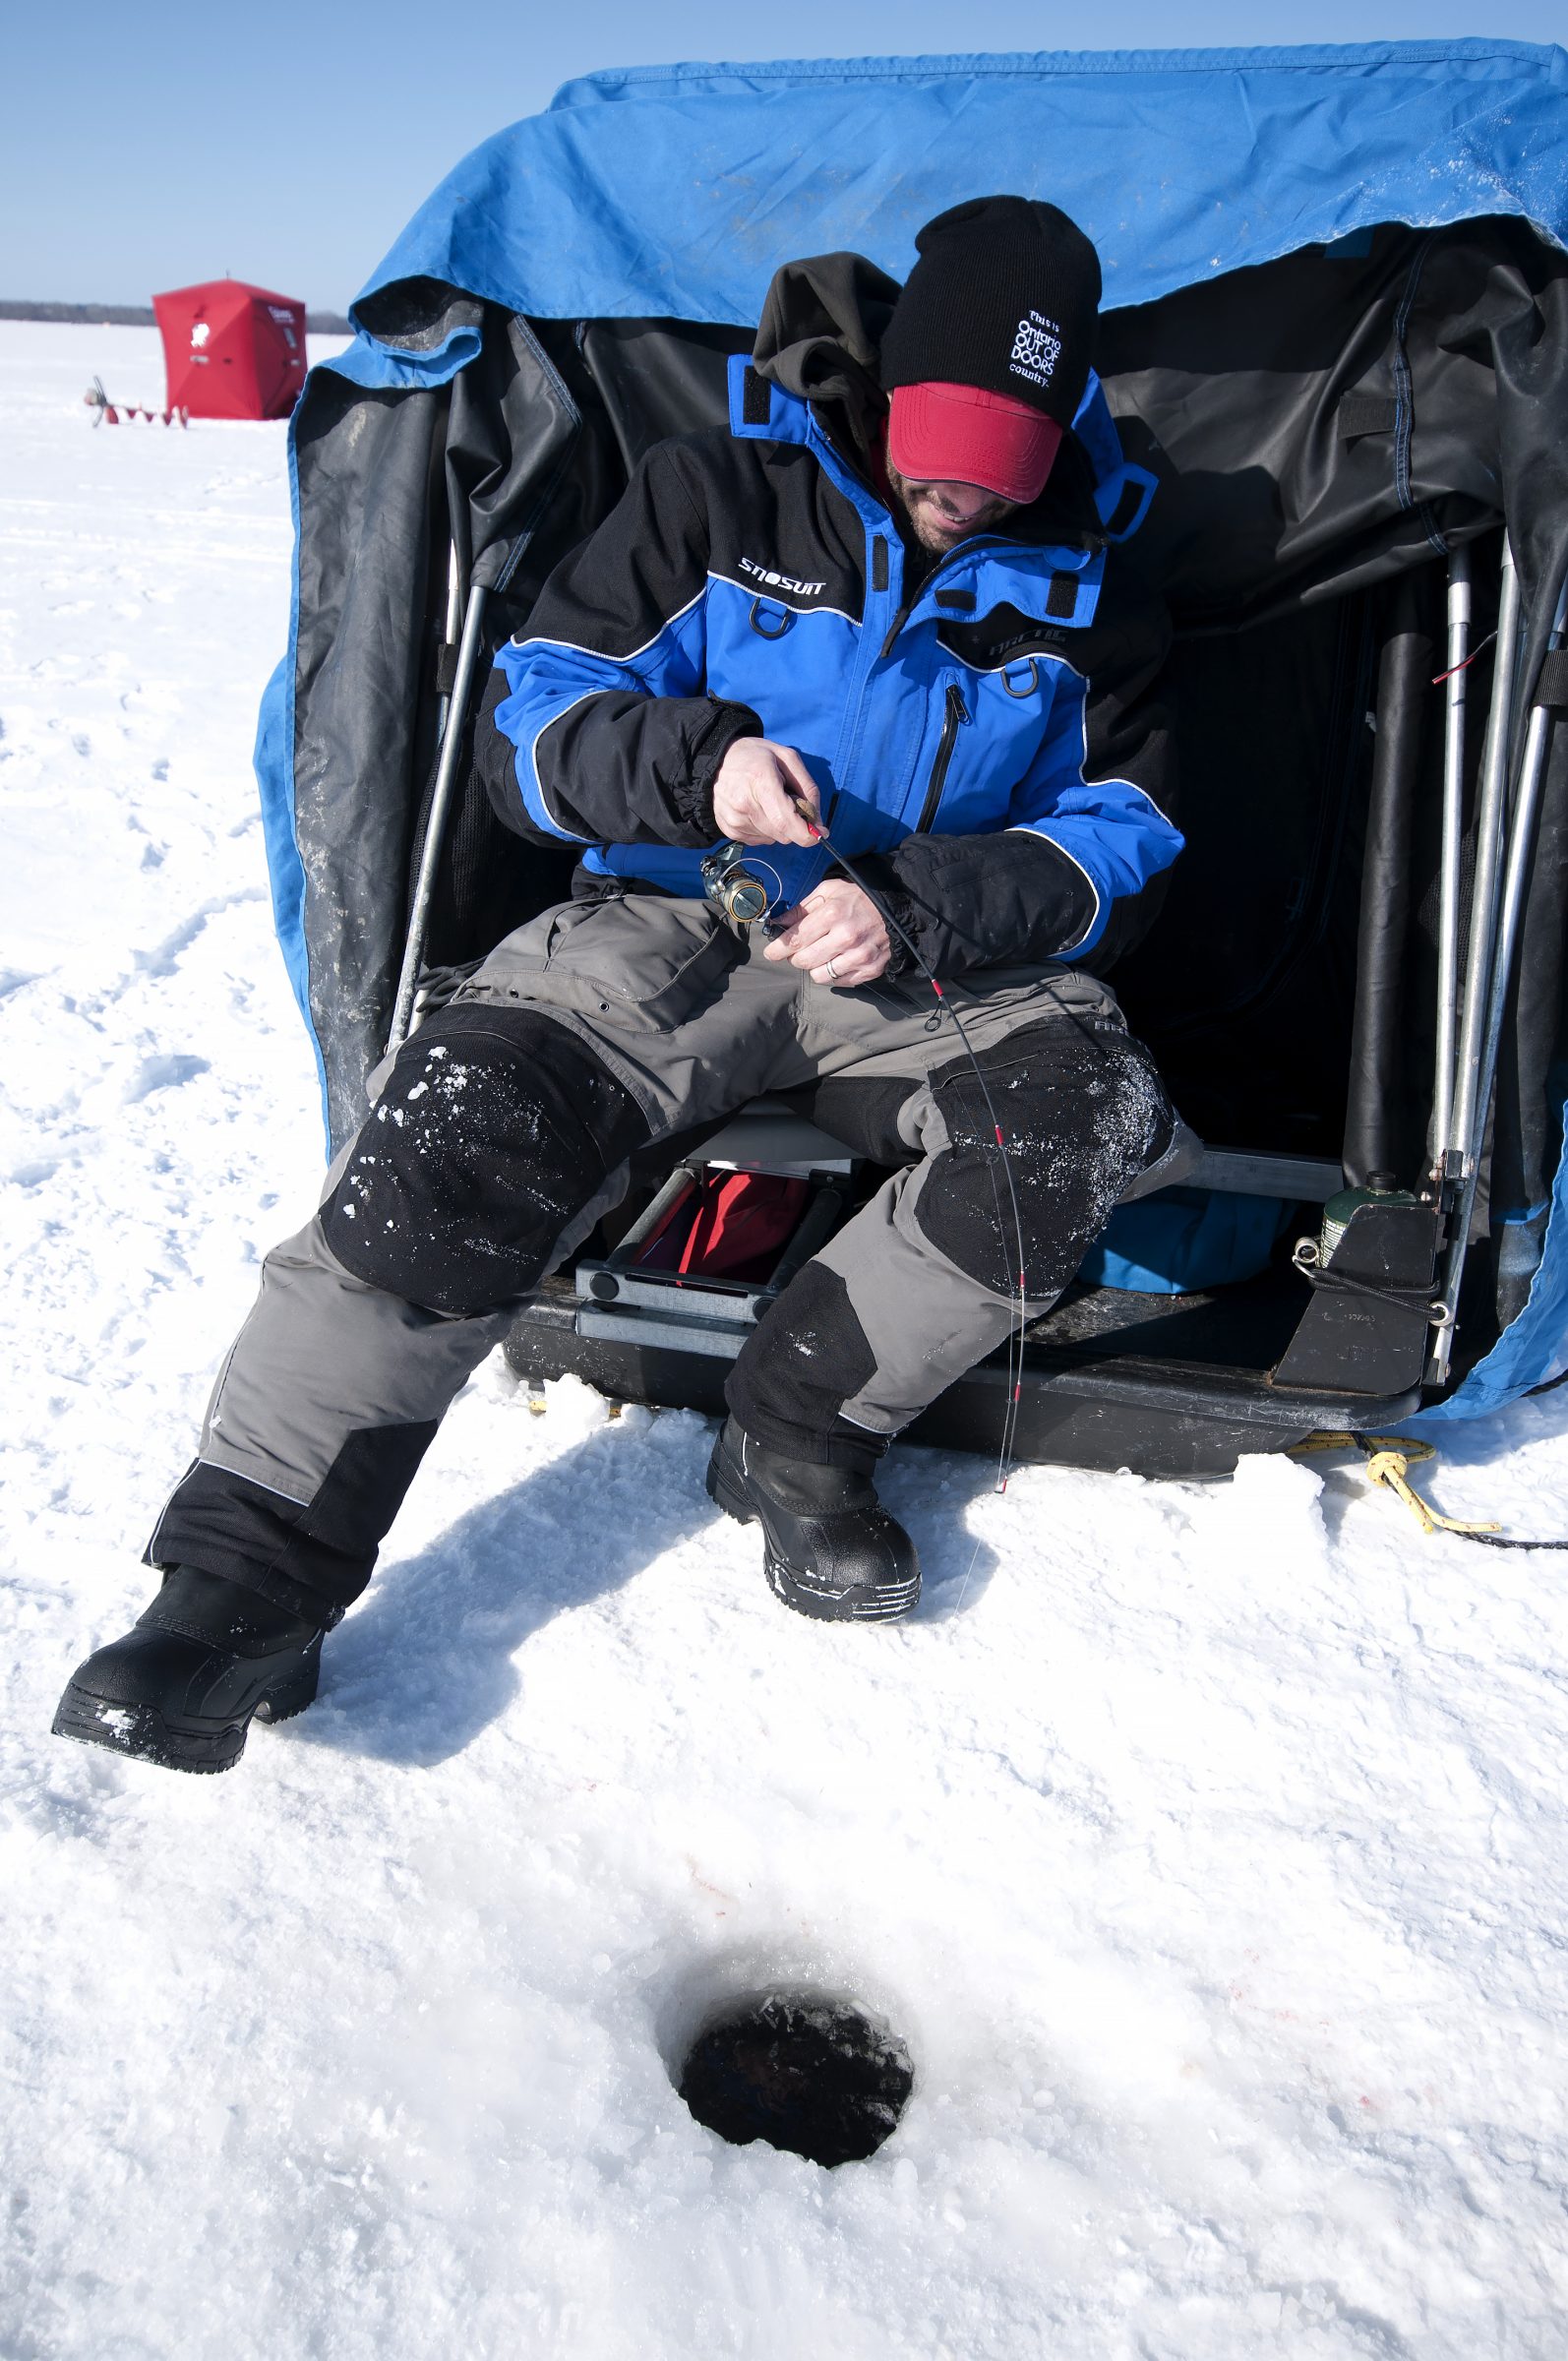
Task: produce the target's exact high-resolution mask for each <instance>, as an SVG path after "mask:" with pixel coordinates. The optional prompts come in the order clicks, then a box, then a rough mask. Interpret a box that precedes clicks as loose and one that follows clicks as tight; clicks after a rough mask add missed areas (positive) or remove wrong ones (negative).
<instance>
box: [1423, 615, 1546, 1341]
mask: <svg viewBox="0 0 1568 2361" xmlns="http://www.w3.org/2000/svg"><path fill="white" fill-rule="evenodd" d="M1565 619H1568V580H1565V581H1564V582H1563V583H1562V585H1561V586H1560V588H1559V589H1558V592H1557V601H1556V606H1555V608H1554V611H1553V615H1552V626H1551V631H1550V634H1549V635H1548V637H1547V641H1546V646H1547V651H1548V653H1549V652H1551V651H1553V650H1555V649H1556V648H1558V647H1560V646H1561V644H1562V638H1563V629H1564V623H1565ZM1552 718H1553V715H1552V708H1551V706H1550V705H1545V704H1535V705H1532V707H1531V713H1530V721H1529V724H1528V726H1527V728H1526V732H1525V745H1524V752H1523V754H1522V755H1521V757H1520V764H1519V784H1518V787H1517V789H1516V790H1515V794H1514V800H1513V810H1512V814H1511V816H1510V818H1509V823H1508V846H1507V855H1506V860H1505V864H1504V871H1503V885H1502V899H1501V908H1500V916H1499V923H1498V927H1497V943H1496V954H1495V956H1494V958H1493V960H1492V962H1491V972H1490V974H1489V976H1488V977H1487V979H1486V985H1487V990H1486V1000H1485V1027H1484V1031H1483V1032H1482V1033H1481V1034H1480V1039H1479V1044H1478V1060H1477V1076H1476V1094H1475V1104H1474V1111H1473V1114H1472V1119H1471V1131H1470V1137H1469V1139H1468V1141H1467V1142H1466V1162H1465V1176H1464V1181H1463V1184H1462V1186H1461V1189H1460V1193H1459V1201H1458V1203H1457V1205H1456V1206H1455V1208H1454V1213H1453V1227H1452V1229H1451V1231H1450V1234H1449V1243H1448V1255H1447V1259H1446V1261H1445V1263H1444V1266H1443V1291H1442V1293H1443V1302H1444V1304H1445V1305H1446V1307H1447V1317H1446V1319H1445V1320H1444V1322H1443V1324H1442V1326H1441V1327H1440V1328H1439V1330H1438V1332H1437V1337H1436V1341H1435V1343H1434V1345H1433V1348H1432V1361H1431V1376H1432V1378H1433V1380H1434V1381H1435V1382H1436V1383H1439V1384H1440V1383H1442V1382H1443V1380H1444V1379H1445V1378H1446V1377H1447V1374H1448V1366H1449V1362H1450V1359H1451V1356H1452V1353H1453V1339H1454V1317H1455V1313H1456V1311H1457V1309H1458V1303H1459V1289H1460V1282H1461V1281H1462V1279H1463V1278H1464V1275H1465V1261H1466V1257H1467V1255H1468V1254H1469V1251H1470V1226H1471V1222H1472V1220H1473V1218H1474V1216H1475V1211H1476V1191H1477V1188H1478V1183H1479V1181H1480V1161H1481V1155H1482V1153H1483V1150H1484V1147H1485V1137H1486V1118H1487V1115H1488V1113H1489V1111H1490V1107H1491V1098H1492V1091H1493V1088H1494V1085H1495V1083H1496V1079H1497V1058H1498V1052H1499V1050H1500V1049H1501V1046H1502V1038H1503V1019H1504V1017H1505V1015H1506V1014H1507V1009H1508V990H1509V986H1510V984H1511V982H1512V980H1513V970H1514V958H1515V954H1516V952H1517V950H1518V947H1519V936H1520V931H1521V929H1522V927H1523V925H1524V916H1525V898H1526V895H1527V894H1528V892H1529V890H1530V872H1531V864H1532V862H1533V860H1534V857H1535V850H1536V823H1537V820H1538V817H1539V814H1540V795H1541V787H1542V785H1543V783H1544V780H1545V776H1546V756H1547V753H1548V751H1549V749H1550V745H1551V728H1552ZM1472 939H1473V941H1474V932H1473V936H1472ZM1465 1014H1466V1019H1467V1023H1468V1020H1469V1018H1470V1014H1471V1011H1470V1009H1469V1008H1468V1007H1467V1009H1466V1011H1465Z"/></svg>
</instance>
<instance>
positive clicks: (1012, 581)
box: [909, 541, 1106, 631]
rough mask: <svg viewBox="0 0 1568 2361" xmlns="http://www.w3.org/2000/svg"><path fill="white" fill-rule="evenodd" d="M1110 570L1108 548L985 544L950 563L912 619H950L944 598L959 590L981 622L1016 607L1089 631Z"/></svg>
mask: <svg viewBox="0 0 1568 2361" xmlns="http://www.w3.org/2000/svg"><path fill="white" fill-rule="evenodd" d="M1105 571H1106V560H1105V552H1104V550H1095V551H1093V552H1091V551H1088V550H1082V549H1026V548H1024V547H1023V546H1022V545H1021V544H1020V543H1019V542H1016V541H1014V542H1009V543H1008V544H1007V545H1006V546H1005V547H1003V548H1000V549H997V548H995V547H992V548H989V549H988V548H987V547H986V546H985V545H984V543H982V544H981V546H980V547H979V548H977V549H974V550H972V551H968V552H965V553H964V554H962V555H961V556H959V557H956V558H949V559H947V560H946V561H945V563H944V564H943V566H942V568H941V570H940V572H939V573H938V574H937V575H934V576H933V578H932V580H931V581H930V583H928V585H927V587H926V588H925V589H924V590H923V591H922V593H921V595H920V597H919V598H918V599H917V601H916V603H915V605H914V607H913V608H912V609H911V611H910V616H909V621H910V622H911V623H912V624H915V623H924V622H925V621H927V620H928V618H932V619H935V621H937V622H950V621H951V620H952V617H951V611H950V608H949V607H948V606H946V605H944V604H943V603H942V601H943V599H950V597H951V594H952V592H953V591H955V590H957V591H968V592H969V593H970V594H971V596H972V597H973V599H974V602H975V604H974V609H973V613H974V616H975V619H976V620H977V621H978V620H979V618H980V617H981V616H983V615H989V614H990V613H991V612H992V611H993V609H995V608H996V607H1016V608H1017V609H1018V611H1019V613H1020V614H1021V615H1039V616H1049V617H1050V619H1051V621H1052V622H1053V623H1059V624H1061V625H1062V626H1063V627H1064V629H1066V630H1068V631H1083V630H1085V629H1086V628H1087V627H1088V625H1090V624H1091V623H1093V621H1094V617H1095V609H1096V607H1097V606H1098V605H1099V604H1100V585H1101V583H1102V582H1103V580H1104V579H1105ZM967 620H968V618H967V617H966V621H967Z"/></svg>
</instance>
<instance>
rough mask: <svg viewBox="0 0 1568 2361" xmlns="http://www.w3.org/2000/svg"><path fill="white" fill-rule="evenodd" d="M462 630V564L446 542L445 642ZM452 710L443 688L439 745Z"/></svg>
mask: <svg viewBox="0 0 1568 2361" xmlns="http://www.w3.org/2000/svg"><path fill="white" fill-rule="evenodd" d="M461 631H462V565H461V561H460V560H459V558H458V556H457V544H456V542H455V541H450V542H449V543H448V544H447V635H446V643H447V645H448V646H449V647H455V646H456V644H457V639H458V636H459V634H460V633H461ZM451 711H452V692H451V691H450V690H447V689H444V690H443V691H442V693H441V696H440V697H439V698H438V699H437V703H436V744H437V745H438V746H441V745H443V744H444V743H445V741H446V736H447V716H448V714H449V713H450V712H451Z"/></svg>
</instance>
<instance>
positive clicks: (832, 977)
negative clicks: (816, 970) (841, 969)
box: [823, 959, 838, 984]
mask: <svg viewBox="0 0 1568 2361" xmlns="http://www.w3.org/2000/svg"><path fill="white" fill-rule="evenodd" d="M823 973H824V974H825V975H826V977H827V980H828V982H829V983H830V984H836V983H837V982H838V970H837V968H836V967H835V966H834V965H833V962H832V960H831V959H829V961H828V963H827V966H826V968H825V969H824V970H823Z"/></svg>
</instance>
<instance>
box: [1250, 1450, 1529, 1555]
mask: <svg viewBox="0 0 1568 2361" xmlns="http://www.w3.org/2000/svg"><path fill="white" fill-rule="evenodd" d="M1309 1451H1359V1452H1361V1453H1362V1454H1363V1456H1364V1458H1365V1460H1366V1473H1367V1474H1368V1476H1370V1478H1371V1479H1372V1482H1373V1483H1380V1484H1381V1485H1382V1486H1383V1489H1384V1490H1385V1491H1389V1492H1392V1493H1394V1495H1395V1497H1396V1498H1397V1499H1400V1500H1403V1501H1404V1503H1405V1506H1406V1507H1407V1508H1408V1509H1409V1510H1410V1512H1411V1514H1412V1516H1413V1517H1415V1518H1416V1519H1417V1522H1418V1524H1419V1526H1420V1529H1421V1531H1422V1533H1468V1534H1471V1535H1473V1536H1476V1535H1478V1536H1484V1535H1487V1534H1495V1533H1500V1532H1501V1530H1502V1528H1501V1527H1500V1526H1498V1525H1467V1524H1466V1523H1465V1522H1464V1521H1463V1519H1461V1518H1459V1517H1445V1516H1442V1515H1440V1514H1439V1513H1438V1511H1437V1510H1436V1509H1435V1508H1432V1507H1431V1506H1430V1505H1429V1504H1428V1503H1427V1502H1426V1501H1424V1500H1423V1499H1422V1498H1421V1496H1420V1494H1419V1492H1417V1489H1416V1487H1415V1485H1414V1484H1413V1483H1411V1480H1410V1471H1411V1467H1412V1465H1413V1464H1414V1465H1415V1466H1417V1467H1419V1465H1420V1463H1421V1461H1422V1460H1426V1459H1435V1458H1436V1457H1437V1449H1436V1446H1435V1444H1432V1443H1427V1442H1422V1441H1421V1440H1420V1438H1419V1437H1418V1436H1417V1435H1413V1434H1348V1433H1346V1432H1344V1431H1343V1430H1342V1429H1338V1428H1334V1429H1330V1428H1325V1430H1324V1431H1323V1432H1322V1433H1321V1434H1309V1435H1308V1436H1307V1438H1306V1440H1305V1442H1302V1443H1295V1444H1293V1445H1292V1447H1291V1449H1290V1451H1289V1452H1288V1453H1287V1454H1286V1456H1287V1457H1288V1458H1290V1459H1298V1458H1302V1457H1304V1456H1305V1454H1306V1453H1307V1452H1309ZM1528 1545H1529V1544H1527V1546H1528ZM1536 1546H1540V1544H1536ZM1546 1546H1548V1547H1549V1546H1550V1544H1546Z"/></svg>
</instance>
